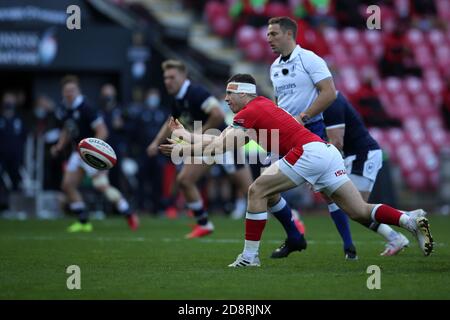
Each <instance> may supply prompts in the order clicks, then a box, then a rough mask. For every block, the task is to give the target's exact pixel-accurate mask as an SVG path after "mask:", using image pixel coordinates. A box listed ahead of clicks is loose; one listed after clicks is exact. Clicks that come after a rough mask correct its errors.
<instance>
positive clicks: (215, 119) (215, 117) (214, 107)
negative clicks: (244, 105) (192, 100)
mask: <svg viewBox="0 0 450 320" xmlns="http://www.w3.org/2000/svg"><path fill="white" fill-rule="evenodd" d="M201 108H202V110H203V111H204V112H206V113H207V114H208V120H206V123H204V124H203V126H202V130H203V131H202V133H203V132H205V131H206V130H208V129H211V128H217V127H219V126H220V125H221V124H222V123H223V122H224V121H225V114H224V113H223V111H222V109H221V108H220V103H219V100H217V98H215V97H213V96H210V97H208V98H207V99H206V100H205V101H204V102H203V103H202V106H201Z"/></svg>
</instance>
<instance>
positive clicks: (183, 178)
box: [177, 175, 193, 189]
mask: <svg viewBox="0 0 450 320" xmlns="http://www.w3.org/2000/svg"><path fill="white" fill-rule="evenodd" d="M191 180H192V179H190V178H189V176H187V175H179V176H178V177H177V183H178V185H179V186H180V188H182V189H187V188H189V187H191V186H192V184H193V183H192V181H191Z"/></svg>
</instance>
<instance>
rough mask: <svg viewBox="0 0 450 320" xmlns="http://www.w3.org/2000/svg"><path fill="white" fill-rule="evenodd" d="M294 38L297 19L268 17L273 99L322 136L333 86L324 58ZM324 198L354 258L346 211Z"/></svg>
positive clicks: (349, 255)
mask: <svg viewBox="0 0 450 320" xmlns="http://www.w3.org/2000/svg"><path fill="white" fill-rule="evenodd" d="M296 38H297V23H296V22H295V21H294V20H292V19H291V18H288V17H275V18H271V19H270V20H269V27H268V31H267V41H268V43H269V45H270V47H271V48H272V51H273V52H275V53H278V54H280V56H279V57H278V58H277V59H276V60H275V61H274V62H273V64H272V66H271V67H270V79H271V81H272V84H273V87H274V90H275V98H276V102H277V104H278V106H280V107H281V108H283V109H285V110H286V111H288V112H289V113H290V114H291V115H293V116H294V117H296V119H297V120H298V121H299V122H300V123H302V124H304V125H305V127H306V128H307V129H309V130H311V131H312V132H313V133H315V134H317V135H318V136H319V137H321V138H322V139H324V140H325V139H326V131H325V124H324V122H323V117H322V112H323V111H325V110H326V109H327V107H328V106H330V105H331V103H332V102H333V101H334V100H335V99H336V97H337V94H336V88H335V86H334V82H333V78H332V75H331V72H330V71H329V69H328V67H327V64H326V63H325V61H324V60H323V59H322V58H320V57H319V56H318V55H316V54H315V53H314V52H312V51H309V50H306V49H303V48H301V47H300V46H299V45H298V44H297V43H296ZM325 198H326V199H327V202H328V210H329V211H330V214H331V217H332V219H333V221H334V223H335V224H336V228H337V229H338V231H339V234H340V235H341V238H342V240H343V242H344V254H345V258H346V259H348V260H356V259H357V255H356V249H355V246H354V245H353V241H352V237H351V233H350V226H349V222H348V218H347V215H346V214H345V213H344V212H343V211H342V210H341V209H339V207H337V206H336V205H335V204H334V203H333V202H332V201H331V200H330V199H328V198H327V197H325ZM275 216H276V215H275ZM289 253H290V251H289V250H286V249H285V245H282V246H281V247H280V248H278V249H277V250H275V251H274V253H273V254H272V257H273V258H283V257H286V256H287V254H289Z"/></svg>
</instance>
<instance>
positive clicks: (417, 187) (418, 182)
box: [405, 171, 428, 191]
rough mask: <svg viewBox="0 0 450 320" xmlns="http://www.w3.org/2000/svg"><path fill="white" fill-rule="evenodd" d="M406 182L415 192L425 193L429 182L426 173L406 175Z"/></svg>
mask: <svg viewBox="0 0 450 320" xmlns="http://www.w3.org/2000/svg"><path fill="white" fill-rule="evenodd" d="M405 180H406V184H407V186H408V187H410V188H411V189H412V190H414V191H425V190H426V189H427V185H428V181H427V176H426V173H425V172H424V171H412V172H406V173H405Z"/></svg>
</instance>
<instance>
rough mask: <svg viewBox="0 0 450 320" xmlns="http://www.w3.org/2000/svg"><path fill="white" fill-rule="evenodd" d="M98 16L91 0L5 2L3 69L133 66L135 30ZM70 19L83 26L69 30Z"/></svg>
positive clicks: (0, 17)
mask: <svg viewBox="0 0 450 320" xmlns="http://www.w3.org/2000/svg"><path fill="white" fill-rule="evenodd" d="M68 8H77V10H76V11H70V10H68ZM71 12H72V14H71ZM73 13H76V14H77V15H78V16H77V17H74V16H73ZM92 14H93V9H92V8H91V7H90V6H89V5H87V2H86V1H79V0H67V1H66V0H58V1H50V0H44V1H42V0H41V1H30V0H28V1H26V0H18V1H16V0H13V1H11V0H1V1H0V67H1V68H10V69H17V68H26V69H38V70H39V69H45V70H48V69H50V70H51V69H58V70H59V69H73V68H75V69H77V70H80V71H86V70H91V69H95V70H97V71H101V70H105V71H107V70H117V69H121V68H122V67H123V66H124V65H126V63H127V56H126V54H125V52H126V50H127V48H128V47H129V46H130V43H131V36H130V32H129V31H128V30H126V29H125V28H121V27H119V26H117V25H115V24H114V23H112V22H108V21H107V20H106V19H105V18H103V19H102V20H101V23H99V21H98V19H97V20H95V19H93V17H92ZM75 18H76V19H75ZM68 20H70V21H71V23H72V22H73V21H72V20H75V21H76V22H78V23H77V24H78V25H79V26H80V27H79V28H77V29H70V28H68V27H67V25H68Z"/></svg>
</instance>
